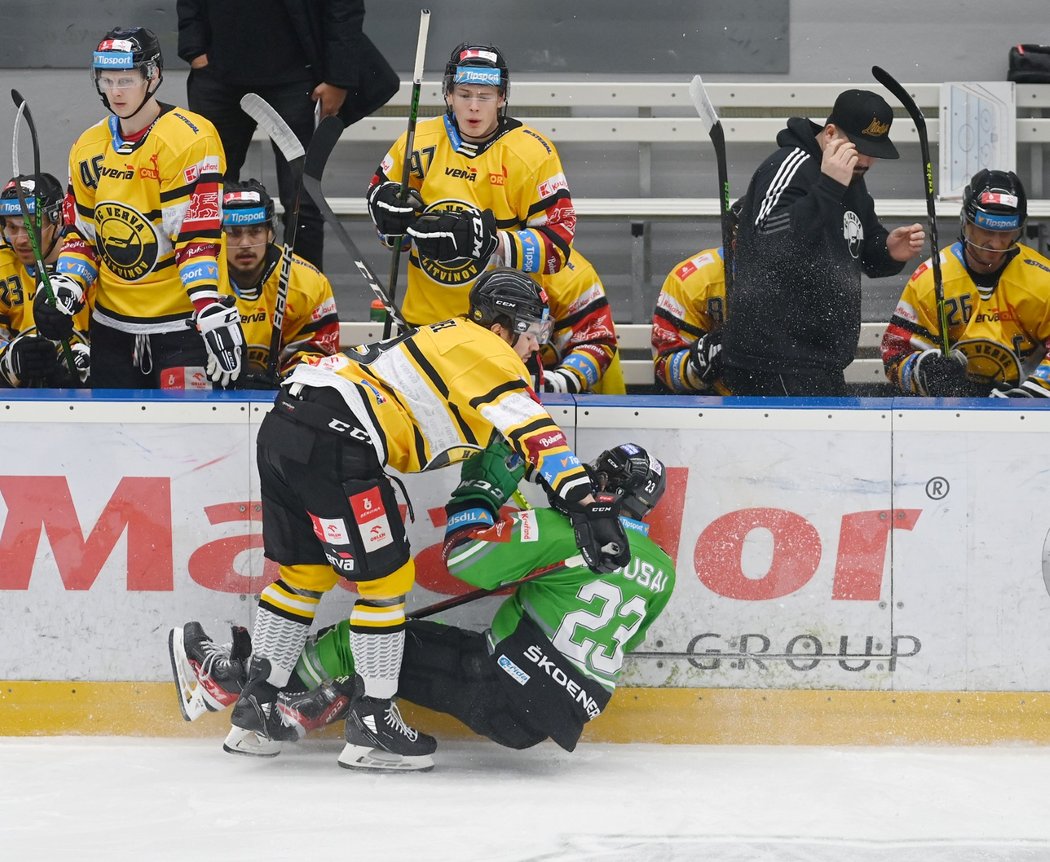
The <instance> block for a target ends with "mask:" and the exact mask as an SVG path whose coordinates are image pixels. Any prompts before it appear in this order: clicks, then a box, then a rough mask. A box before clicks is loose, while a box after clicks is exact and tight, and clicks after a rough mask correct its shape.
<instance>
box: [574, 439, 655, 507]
mask: <svg viewBox="0 0 1050 862" xmlns="http://www.w3.org/2000/svg"><path fill="white" fill-rule="evenodd" d="M587 472H588V473H589V474H590V477H591V482H592V483H593V484H594V485H595V487H596V488H597V489H598V490H599V491H612V492H613V493H618V494H619V495H620V508H621V510H622V511H623V512H624V514H626V515H627V516H628V517H630V518H634V519H635V520H638V521H640V520H641V519H642V518H644V517H645V516H646V515H648V514H649V512H651V511H652V510H653V509H654V508H656V504H657V503H659V502H660V498H661V497H662V496H663V495H664V491H665V490H667V471H666V470H665V469H664V465H663V463H662V462H661V461H660V460H659V459H658V458H654V457H653V456H652V455H650V454H649V453H648V452H646V451H645V450H644V449H643V448H642V447H641V446H638V445H637V444H635V443H621V444H620V445H619V446H613V448H612V449H606V450H605V451H604V452H602V454H601V455H599V456H598V457H597V458H596V459H595V460H594V463H593V464H588V465H587Z"/></svg>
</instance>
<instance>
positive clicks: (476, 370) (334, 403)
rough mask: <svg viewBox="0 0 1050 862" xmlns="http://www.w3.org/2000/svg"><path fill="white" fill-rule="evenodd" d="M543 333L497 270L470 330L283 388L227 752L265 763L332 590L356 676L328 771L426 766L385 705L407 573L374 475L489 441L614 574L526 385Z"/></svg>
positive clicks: (423, 464)
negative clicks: (347, 593)
mask: <svg viewBox="0 0 1050 862" xmlns="http://www.w3.org/2000/svg"><path fill="white" fill-rule="evenodd" d="M549 334H550V311H549V308H548V304H547V298H546V295H545V294H544V293H543V290H542V289H541V288H540V287H539V286H538V285H537V284H536V283H535V282H534V281H532V280H531V279H530V278H528V277H527V276H526V275H524V274H523V273H521V272H516V271H514V270H508V269H497V270H492V271H490V272H487V273H485V274H484V275H483V276H482V277H481V278H479V279H478V280H477V282H476V283H475V284H474V287H473V288H472V290H471V301H470V311H469V314H468V316H467V318H463V317H458V318H452V319H449V320H445V321H441V322H439V323H433V324H430V325H428V326H424V327H422V328H420V329H418V330H408V331H407V332H406V333H404V334H402V335H401V336H399V337H397V338H393V339H388V340H386V341H381V342H379V343H376V344H371V345H365V346H362V347H355V348H352V349H350V350H347V351H346V352H344V353H338V354H336V355H335V356H329V357H316V358H315V357H307V358H306V359H305V360H304V361H303V362H301V363H300V364H299V365H297V366H296V367H295V369H294V370H293V371H292V373H291V374H290V375H289V376H288V378H287V379H286V380H285V382H284V385H283V387H282V391H281V394H280V395H278V397H277V401H276V403H275V405H274V409H273V410H272V411H271V412H270V413H268V414H267V416H266V417H265V419H264V420H263V423H262V426H261V427H260V429H259V437H258V462H259V477H260V492H261V496H262V501H263V541H264V546H265V552H266V556H267V557H268V558H269V559H271V560H274V561H275V562H277V563H278V564H279V565H280V575H279V578H278V580H277V581H276V582H274V583H273V584H271V585H270V586H268V587H267V588H266V589H264V590H263V592H262V594H261V596H260V600H259V611H258V613H257V615H256V618H255V625H254V630H253V633H252V644H253V650H254V651H253V653H252V656H251V658H250V660H249V666H248V682H247V684H246V685H245V687H244V690H243V691H242V693H241V697H240V699H239V700H238V702H237V704H236V705H235V706H234V710H233V715H232V719H231V720H232V724H233V728H232V729H231V731H230V735H229V736H228V737H227V740H226V744H225V747H226V749H227V750H228V751H231V752H233V753H244V754H273V753H276V751H275V750H274V746H273V742H274V737H273V736H272V727H271V723H270V721H269V716H270V715H271V714H272V713H273V709H272V707H273V704H274V702H275V701H276V698H277V692H278V690H279V689H280V688H281V687H282V686H283V685H285V684H286V683H287V681H288V679H289V677H290V674H291V673H292V671H293V669H294V668H295V665H296V662H297V661H298V658H299V654H300V652H301V650H302V648H303V644H304V643H305V642H306V637H307V634H308V633H309V630H310V626H311V624H312V622H313V619H314V615H315V612H316V609H317V605H318V603H319V602H320V600H321V597H322V595H323V594H324V593H325V592H327V591H328V590H330V589H332V587H333V586H335V584H336V583H337V581H338V579H339V578H340V577H345V578H347V579H349V580H351V581H354V582H356V587H357V590H358V593H359V596H360V598H359V599H358V600H357V602H356V603H355V604H354V606H353V610H352V611H351V614H350V639H351V648H352V649H353V654H354V657H355V660H356V662H357V673H358V677H359V678H358V681H357V682H358V684H357V687H356V690H355V697H354V699H353V701H352V703H351V706H350V713H349V717H348V718H347V722H346V731H345V734H346V740H347V743H348V745H347V748H346V749H344V751H343V754H342V755H341V756H340V763H341V764H342V765H344V766H346V767H348V768H359V769H375V770H404V769H429V768H430V767H431V766H432V759H431V754H432V753H433V751H434V749H435V742H434V739H433V738H432V737H430V736H427V735H425V734H422V733H419V732H418V731H416V730H414V729H412V728H410V727H408V726H407V725H406V724H405V723H404V722H403V721H402V720H401V717H400V715H399V714H398V712H397V709H396V706H395V705H394V704H393V702H392V698H393V697H394V694H395V693H396V690H397V680H398V673H399V670H400V666H401V656H402V650H403V643H404V626H405V596H406V594H407V593H408V592H409V591H410V590H411V588H412V585H413V583H414V580H415V568H414V562H413V560H412V558H411V554H410V549H409V545H408V541H407V538H406V535H405V528H404V521H403V518H402V515H401V514H400V512H399V509H398V504H397V499H396V497H395V495H394V491H393V487H392V485H391V480H390V478H389V477H388V476H387V474H386V473H385V472H384V469H385V468H387V467H390V468H393V469H395V470H397V471H398V472H401V473H416V472H420V471H423V470H429V469H434V468H437V467H443V466H446V465H448V464H451V463H454V462H457V461H462V460H464V459H466V458H468V457H471V456H472V455H475V454H476V453H477V452H479V451H481V450H483V449H484V448H485V447H486V446H487V444H488V443H489V441H490V440H491V439H492V438H493V436H494V435H495V436H498V437H502V438H503V439H505V440H506V441H507V442H508V443H509V444H510V446H511V448H512V449H513V450H514V452H515V453H517V456H518V457H520V458H521V459H523V460H524V462H525V465H526V475H527V476H528V477H529V478H532V479H533V480H534V481H536V482H538V483H540V484H541V485H542V486H543V487H544V488H545V489H546V490H547V492H548V496H549V498H550V499H551V502H552V504H555V505H558V506H559V507H560V508H562V509H563V510H564V511H565V512H566V513H567V514H568V515H569V518H570V520H571V521H572V525H573V527H574V530H575V537H576V542H577V544H578V546H579V549H580V552H581V554H582V555H583V558H584V561H585V562H586V563H587V564H588V565H589V566H590V567H591V568H593V569H594V570H595V571H612V570H613V569H615V568H617V567H618V566H622V565H625V564H626V563H627V561H628V560H629V556H630V552H629V549H628V546H627V541H626V537H625V536H624V535H623V532H622V529H621V525H620V522H619V519H618V514H619V503H618V500H616V499H614V498H613V497H612V495H605V494H603V493H602V492H600V491H596V490H595V489H594V488H593V487H592V485H591V481H590V478H589V477H588V474H587V472H586V470H585V469H584V466H583V465H582V464H581V463H580V461H579V459H578V458H577V457H576V455H575V454H574V452H573V451H572V449H571V448H570V447H569V444H568V441H567V440H566V438H565V434H564V433H563V432H562V430H561V429H560V428H559V427H558V426H557V425H556V424H555V422H554V420H553V419H552V418H551V416H550V414H549V413H548V412H547V411H546V410H545V409H544V408H543V406H542V405H541V404H540V403H539V400H538V398H537V397H536V394H535V392H534V391H533V389H532V387H531V386H530V385H529V383H528V372H527V371H526V369H525V364H524V360H525V358H527V357H528V356H529V355H531V354H532V353H534V352H535V351H536V350H537V349H538V348H539V344H540V343H541V342H543V341H545V340H546V339H547V337H548V336H549ZM456 517H457V523H461V525H462V526H469V525H470V524H471V523H472V519H474V518H481V517H483V514H482V512H481V510H480V508H478V507H471V508H467V509H465V510H464V511H462V512H459V513H457V516H456ZM450 526H455V524H450Z"/></svg>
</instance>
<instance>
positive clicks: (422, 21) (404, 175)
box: [383, 9, 430, 338]
mask: <svg viewBox="0 0 1050 862" xmlns="http://www.w3.org/2000/svg"><path fill="white" fill-rule="evenodd" d="M429 30H430V10H429V9H420V10H419V36H418V37H417V38H416V63H415V67H414V69H413V71H412V103H411V105H410V106H409V109H408V131H407V132H406V133H405V164H404V166H403V167H402V169H401V191H400V192H399V194H398V198H399V199H400V201H401V203H404V202H405V201H406V200H408V180H409V176H410V175H411V170H412V148H413V147H414V146H415V141H416V120H417V118H418V117H419V93H420V90H421V89H422V87H423V58H424V57H425V56H426V53H427V33H428V32H429ZM402 243H403V240H402V238H401V237H395V238H394V247H393V248H392V249H391V253H390V281H389V293H390V299H391V301H393V299H394V298H395V297H396V296H397V274H398V269H399V268H400V266H401V246H402ZM392 323H393V320H392V319H391V317H390V315H389V314H388V315H387V316H386V321H385V322H384V323H383V338H389V337H390V332H391V326H392Z"/></svg>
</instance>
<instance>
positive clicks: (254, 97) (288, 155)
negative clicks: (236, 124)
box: [241, 93, 306, 164]
mask: <svg viewBox="0 0 1050 862" xmlns="http://www.w3.org/2000/svg"><path fill="white" fill-rule="evenodd" d="M241 110H242V111H244V113H246V114H247V115H248V116H249V117H251V118H252V119H253V120H255V122H256V123H258V124H259V128H261V129H262V130H263V131H264V132H266V134H267V135H269V137H270V140H272V141H273V142H274V143H275V144H277V149H279V150H280V151H281V155H282V156H284V159H285V161H286V162H288V163H289V164H291V163H292V162H294V161H295V160H296V159H301V158H304V157H305V156H306V150H305V148H304V147H303V145H302V144H301V143H300V141H299V139H298V138H297V137H296V136H295V133H294V132H293V131H292V130H291V129H290V128H288V124H287V123H286V122H285V121H284V118H283V117H282V116H281V115H280V114H278V113H277V111H276V110H274V108H273V106H272V105H271V104H270V103H269V102H267V101H266V100H265V99H264V98H263V97H262V96H260V95H259V94H258V93H245V94H244V96H243V97H242V98H241Z"/></svg>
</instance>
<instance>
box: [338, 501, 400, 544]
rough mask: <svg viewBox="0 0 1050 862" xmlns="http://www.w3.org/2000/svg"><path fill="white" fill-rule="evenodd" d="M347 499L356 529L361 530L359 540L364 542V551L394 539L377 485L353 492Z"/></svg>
mask: <svg viewBox="0 0 1050 862" xmlns="http://www.w3.org/2000/svg"><path fill="white" fill-rule="evenodd" d="M349 500H350V508H351V509H352V510H353V512H354V520H355V521H357V526H358V529H359V530H360V531H361V540H362V541H363V542H364V545H365V552H366V553H368V552H370V551H375V550H377V549H379V548H382V547H384V546H385V545H389V544H390V543H391V542H393V541H394V537H393V535H392V534H391V532H390V520H389V518H387V513H386V507H385V506H383V498H382V496H381V495H380V492H379V488H378V487H375V488H369V489H368V490H367V491H362V492H361V493H360V494H354V495H353V496H351V497H350V498H349Z"/></svg>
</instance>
